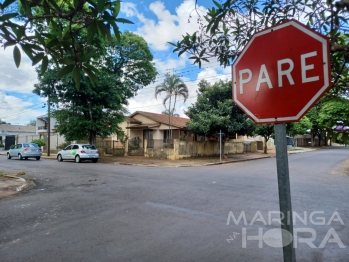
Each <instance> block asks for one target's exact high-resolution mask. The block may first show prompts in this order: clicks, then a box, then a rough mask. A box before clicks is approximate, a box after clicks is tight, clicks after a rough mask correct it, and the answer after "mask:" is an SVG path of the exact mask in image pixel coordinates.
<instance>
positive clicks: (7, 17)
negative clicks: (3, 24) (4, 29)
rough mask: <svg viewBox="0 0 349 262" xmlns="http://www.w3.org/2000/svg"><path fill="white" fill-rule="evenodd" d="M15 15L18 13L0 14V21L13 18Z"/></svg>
mask: <svg viewBox="0 0 349 262" xmlns="http://www.w3.org/2000/svg"><path fill="white" fill-rule="evenodd" d="M16 16H18V13H10V14H5V15H3V16H0V21H6V20H10V19H11V18H14V17H16Z"/></svg>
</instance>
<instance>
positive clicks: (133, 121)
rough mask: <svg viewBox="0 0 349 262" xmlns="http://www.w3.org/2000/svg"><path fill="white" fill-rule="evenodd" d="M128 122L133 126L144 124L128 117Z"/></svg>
mask: <svg viewBox="0 0 349 262" xmlns="http://www.w3.org/2000/svg"><path fill="white" fill-rule="evenodd" d="M127 121H128V122H130V123H131V124H141V123H142V122H141V121H139V120H137V119H134V118H132V117H127Z"/></svg>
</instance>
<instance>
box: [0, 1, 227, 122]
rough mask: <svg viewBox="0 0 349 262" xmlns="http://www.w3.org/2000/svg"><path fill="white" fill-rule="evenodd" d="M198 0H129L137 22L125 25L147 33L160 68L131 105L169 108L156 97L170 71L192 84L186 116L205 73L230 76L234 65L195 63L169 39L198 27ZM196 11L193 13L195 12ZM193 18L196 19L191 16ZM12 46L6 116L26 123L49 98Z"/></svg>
mask: <svg viewBox="0 0 349 262" xmlns="http://www.w3.org/2000/svg"><path fill="white" fill-rule="evenodd" d="M197 2H198V3H197V4H198V8H199V10H200V11H201V12H202V14H204V12H205V11H206V8H210V7H212V6H213V3H212V2H211V0H198V1H197ZM194 6H195V0H179V1H152V0H144V1H123V2H122V4H121V13H120V17H124V18H127V19H129V20H131V21H133V22H134V25H120V28H121V29H122V30H128V31H132V32H134V33H137V34H139V35H141V36H142V37H143V38H144V39H145V40H146V41H147V42H148V44H149V47H150V50H151V52H152V53H153V56H154V63H155V65H156V68H157V70H158V72H159V75H158V78H157V80H156V81H155V83H153V84H151V85H149V86H146V87H144V88H143V89H142V90H141V91H139V92H138V95H137V96H136V97H135V98H132V99H130V100H129V106H128V110H129V112H130V113H133V112H135V111H137V110H140V111H149V112H155V113H161V112H162V111H163V110H164V107H163V105H162V97H161V96H160V97H158V99H155V95H154V92H155V86H156V85H158V84H159V83H161V81H162V80H163V77H164V74H165V73H174V74H177V75H180V76H181V78H182V79H183V80H184V81H185V83H186V84H187V86H188V89H189V99H188V100H187V101H186V102H185V103H184V101H183V100H180V101H178V103H177V106H176V113H178V114H179V115H181V116H183V117H184V116H185V114H184V111H185V110H186V108H187V107H188V106H190V105H191V104H192V103H195V101H196V89H197V84H198V82H199V81H200V79H206V80H207V81H209V82H211V83H214V82H216V81H218V80H219V79H223V80H224V79H230V78H231V74H230V71H231V70H230V68H225V69H223V68H221V67H220V66H219V64H218V63H217V61H216V60H215V59H213V60H212V62H211V63H208V64H205V65H204V66H203V67H202V69H199V68H198V66H197V65H192V62H191V61H190V60H189V59H188V56H187V55H186V54H183V55H182V56H180V57H178V55H177V54H176V53H173V48H172V47H171V46H170V45H169V44H167V42H177V41H178V40H181V38H182V35H184V34H185V33H186V32H188V33H193V32H195V31H196V30H197V29H198V24H197V23H196V21H197V14H196V12H195V10H194ZM190 16H191V18H190ZM188 20H190V22H188ZM12 51H13V50H12V48H7V49H6V50H3V49H2V50H0V61H1V63H0V79H1V80H0V119H1V120H3V121H6V122H10V123H12V124H26V123H29V120H30V119H36V117H37V116H39V115H42V114H45V113H46V112H47V105H46V101H45V99H44V98H40V97H38V96H37V95H34V94H33V93H32V90H33V89H34V84H35V83H37V76H36V73H35V68H34V67H32V66H31V62H30V61H29V59H28V58H26V56H25V54H23V55H22V63H21V66H20V67H19V69H17V68H16V67H15V65H14V62H13V58H12Z"/></svg>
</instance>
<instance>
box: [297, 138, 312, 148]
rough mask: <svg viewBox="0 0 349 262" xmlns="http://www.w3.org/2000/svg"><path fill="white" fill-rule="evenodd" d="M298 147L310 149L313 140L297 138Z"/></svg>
mask: <svg viewBox="0 0 349 262" xmlns="http://www.w3.org/2000/svg"><path fill="white" fill-rule="evenodd" d="M297 146H300V147H310V146H311V138H297Z"/></svg>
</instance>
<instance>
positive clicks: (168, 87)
mask: <svg viewBox="0 0 349 262" xmlns="http://www.w3.org/2000/svg"><path fill="white" fill-rule="evenodd" d="M162 92H165V93H166V96H165V98H164V100H163V104H164V107H165V108H166V102H167V101H169V105H168V109H167V108H166V109H167V110H168V112H169V114H168V122H169V126H170V134H169V138H171V137H172V127H171V115H173V113H174V111H175V107H176V101H177V96H182V97H183V98H184V102H185V101H186V100H187V98H188V96H189V91H188V87H187V86H186V85H185V84H184V82H183V80H182V79H180V78H179V76H177V75H170V74H166V75H165V80H164V82H162V83H161V84H160V85H158V86H156V87H155V98H157V96H158V95H161V93H162ZM172 96H174V104H173V108H171V104H172V103H171V102H172V101H171V100H172Z"/></svg>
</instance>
